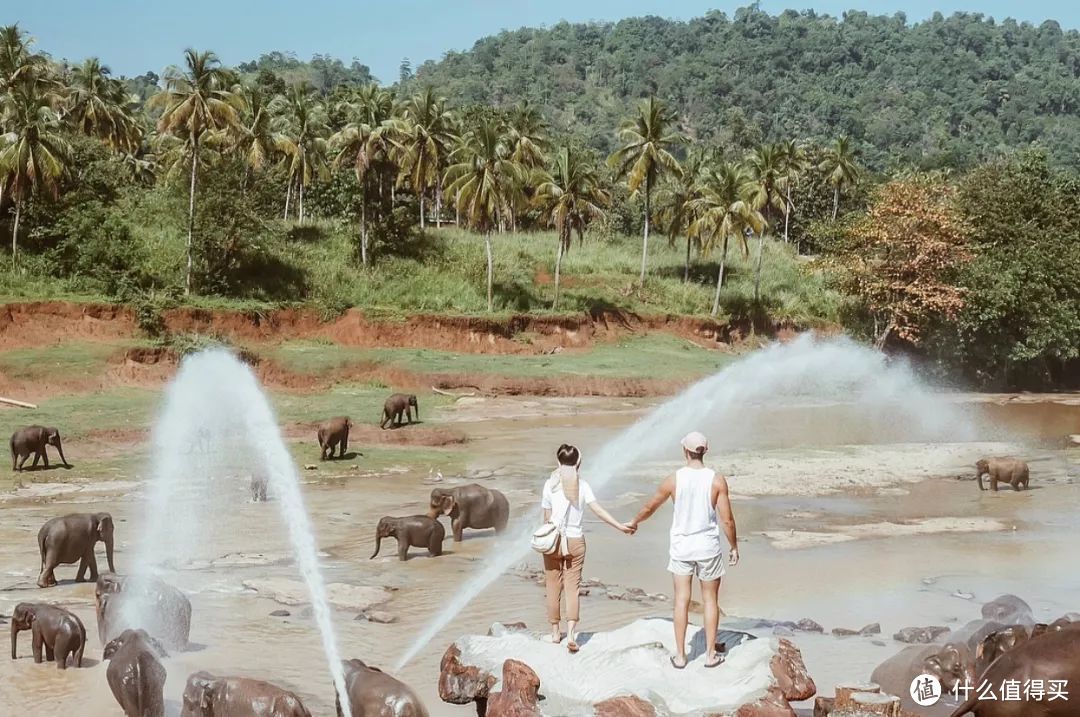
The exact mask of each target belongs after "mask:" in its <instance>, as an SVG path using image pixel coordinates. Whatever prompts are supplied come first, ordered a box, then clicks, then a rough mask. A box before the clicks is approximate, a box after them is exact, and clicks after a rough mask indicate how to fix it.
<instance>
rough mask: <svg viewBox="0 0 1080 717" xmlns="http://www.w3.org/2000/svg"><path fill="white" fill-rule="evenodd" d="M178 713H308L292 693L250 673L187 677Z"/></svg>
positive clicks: (266, 716) (265, 716)
mask: <svg viewBox="0 0 1080 717" xmlns="http://www.w3.org/2000/svg"><path fill="white" fill-rule="evenodd" d="M180 717H311V713H310V712H308V710H307V708H306V707H304V703H303V702H301V701H300V698H299V697H297V696H296V694H295V693H293V692H290V691H288V690H284V689H282V688H280V687H278V686H276V685H272V684H270V683H269V682H263V681H262V680H253V679H251V678H250V677H215V676H214V675H212V674H210V673H209V672H196V673H194V674H192V675H191V676H189V677H188V679H187V686H186V687H185V688H184V704H183V707H182V708H181V710H180Z"/></svg>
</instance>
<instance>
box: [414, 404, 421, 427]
mask: <svg viewBox="0 0 1080 717" xmlns="http://www.w3.org/2000/svg"><path fill="white" fill-rule="evenodd" d="M413 413H415V414H416V422H417V423H419V422H420V406H419V404H416V403H414V404H413Z"/></svg>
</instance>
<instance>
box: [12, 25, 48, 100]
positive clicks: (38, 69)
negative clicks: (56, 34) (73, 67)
mask: <svg viewBox="0 0 1080 717" xmlns="http://www.w3.org/2000/svg"><path fill="white" fill-rule="evenodd" d="M33 46H34V38H32V37H30V36H29V35H27V34H26V33H25V32H23V31H22V30H20V29H19V26H18V24H15V25H5V26H3V27H0V95H4V94H10V93H11V92H12V90H13V87H14V84H15V83H16V82H17V81H18V80H20V79H24V78H26V76H27V75H34V76H36V77H37V78H38V79H47V78H46V76H47V75H48V72H49V59H48V58H47V57H46V56H45V55H43V54H40V53H36V52H32V48H33Z"/></svg>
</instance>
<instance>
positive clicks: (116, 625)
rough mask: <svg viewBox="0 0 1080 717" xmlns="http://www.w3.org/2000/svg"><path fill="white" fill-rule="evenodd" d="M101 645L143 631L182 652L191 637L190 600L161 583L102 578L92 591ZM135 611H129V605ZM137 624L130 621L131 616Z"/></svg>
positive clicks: (140, 578) (139, 578) (148, 579)
mask: <svg viewBox="0 0 1080 717" xmlns="http://www.w3.org/2000/svg"><path fill="white" fill-rule="evenodd" d="M94 597H95V600H96V602H97V611H96V612H97V623H98V637H99V638H100V639H101V642H102V644H105V643H108V642H109V641H110V640H113V639H115V638H117V637H119V636H121V635H122V634H123V633H124V632H125V631H126V630H128V629H143V630H145V631H146V632H147V633H148V634H150V635H151V636H152V637H153V638H155V639H157V640H160V641H161V643H162V644H164V645H165V646H166V647H167V648H169V649H171V650H184V649H186V648H187V645H188V636H189V635H190V634H191V601H190V600H188V598H187V596H186V595H184V593H182V592H180V591H179V590H177V589H176V588H174V587H173V586H172V585H169V584H168V583H166V582H165V581H164V580H161V579H159V578H155V577H149V576H141V575H140V576H137V577H136V576H130V575H129V576H126V577H122V576H119V575H113V574H109V575H102V576H101V577H100V578H98V581H97V586H96V587H95V589H94ZM133 604H135V605H138V609H135V610H132V609H129V606H131V605H133ZM132 616H136V618H135V619H137V620H138V624H136V623H135V622H133V617H132Z"/></svg>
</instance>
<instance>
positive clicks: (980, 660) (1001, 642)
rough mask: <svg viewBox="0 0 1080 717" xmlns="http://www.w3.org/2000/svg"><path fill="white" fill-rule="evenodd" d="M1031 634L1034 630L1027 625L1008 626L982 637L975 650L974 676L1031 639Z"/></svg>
mask: <svg viewBox="0 0 1080 717" xmlns="http://www.w3.org/2000/svg"><path fill="white" fill-rule="evenodd" d="M1044 628H1045V626H1044ZM1033 632H1034V628H1031V627H1028V626H1027V625H1008V626H1007V627H1003V628H1001V629H1000V630H995V631H994V632H992V633H990V634H989V635H987V636H986V637H984V638H983V639H982V642H980V643H979V646H978V647H977V648H976V650H975V676H976V677H977V676H979V675H981V674H982V673H983V672H984V671H985V670H986V668H987V667H989V666H990V663H991V662H993V661H994V660H996V659H997V658H998V657H1000V656H1001V655H1003V654H1005V653H1006V652H1008V651H1009V650H1012V649H1014V648H1016V647H1017V646H1018V645H1022V644H1024V643H1025V642H1027V641H1028V640H1029V639H1031V636H1032V633H1033ZM1042 632H1045V629H1044V630H1043V631H1042Z"/></svg>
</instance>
